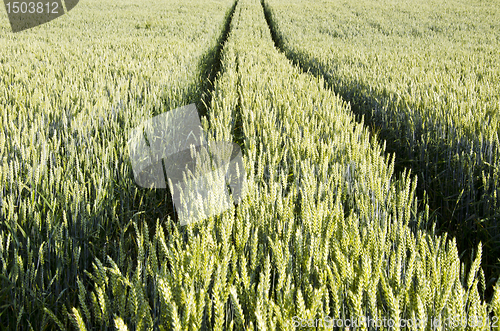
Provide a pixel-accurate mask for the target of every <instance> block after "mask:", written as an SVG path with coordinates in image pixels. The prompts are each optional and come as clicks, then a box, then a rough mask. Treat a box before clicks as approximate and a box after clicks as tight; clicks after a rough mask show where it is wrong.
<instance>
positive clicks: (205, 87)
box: [197, 0, 238, 118]
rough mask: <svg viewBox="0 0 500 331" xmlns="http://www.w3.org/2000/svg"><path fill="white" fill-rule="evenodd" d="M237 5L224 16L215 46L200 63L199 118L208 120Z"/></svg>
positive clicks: (235, 3)
mask: <svg viewBox="0 0 500 331" xmlns="http://www.w3.org/2000/svg"><path fill="white" fill-rule="evenodd" d="M237 4H238V0H236V1H235V2H234V4H233V6H232V7H231V9H229V11H228V13H227V14H226V18H225V19H224V28H223V30H222V32H221V35H220V36H219V39H218V40H217V46H216V47H215V48H212V49H210V50H208V51H207V52H206V53H205V54H204V55H203V56H202V59H201V61H200V67H201V68H202V69H201V78H202V80H203V83H202V91H201V95H200V99H201V100H200V101H199V103H198V104H197V108H198V112H199V114H200V116H207V117H208V118H209V116H210V112H209V111H208V110H209V107H210V103H211V102H212V95H213V92H214V83H215V79H216V78H217V74H218V73H219V72H221V67H222V50H223V49H224V46H225V45H226V42H227V39H228V37H229V32H230V31H231V22H232V21H233V16H234V11H235V10H236V6H237Z"/></svg>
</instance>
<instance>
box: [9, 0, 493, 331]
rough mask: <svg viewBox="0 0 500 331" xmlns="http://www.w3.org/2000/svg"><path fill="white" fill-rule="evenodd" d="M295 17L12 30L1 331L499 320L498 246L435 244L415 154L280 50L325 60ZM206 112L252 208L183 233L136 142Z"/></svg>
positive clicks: (219, 14) (78, 15)
mask: <svg viewBox="0 0 500 331" xmlns="http://www.w3.org/2000/svg"><path fill="white" fill-rule="evenodd" d="M303 1H304V6H305V7H304V8H308V10H311V11H315V10H316V11H318V8H316V7H315V6H313V5H312V4H310V3H309V2H307V1H305V0H303ZM299 3H300V1H299V0H296V1H295V2H293V6H295V7H293V8H294V10H295V9H297V8H298V6H299ZM306 3H307V4H309V5H310V6H306ZM284 6H285V5H284V3H281V2H279V1H276V0H270V1H269V2H266V3H263V2H260V1H258V0H238V1H236V2H233V1H228V0H219V1H211V2H209V3H206V2H202V1H200V0H188V1H170V0H169V1H166V0H165V1H163V0H155V1H152V2H149V3H145V2H139V1H136V0H113V1H111V2H98V1H96V0H87V1H84V2H82V3H81V4H79V5H78V7H76V8H75V9H74V10H73V11H72V15H68V16H67V17H66V16H64V17H62V18H59V19H57V20H54V21H53V22H50V23H47V24H46V25H43V26H40V27H38V28H35V29H33V30H27V31H24V32H21V33H18V34H15V35H12V34H9V33H7V25H6V24H5V23H1V24H3V25H2V26H0V29H2V37H0V44H1V45H2V48H1V49H0V63H2V66H1V67H0V106H1V107H2V108H1V109H0V116H1V118H0V125H1V127H0V128H1V129H0V285H1V288H0V325H1V326H2V327H4V326H5V328H7V329H12V330H44V329H60V330H71V329H76V330H114V329H117V330H295V329H297V328H301V327H304V328H307V327H309V328H316V327H318V329H323V328H332V327H331V326H330V327H328V321H331V320H332V319H335V320H337V321H344V322H345V321H362V320H367V319H371V320H390V321H392V322H393V323H395V324H394V325H395V326H394V327H392V328H391V327H390V326H384V327H377V326H373V325H363V324H360V325H359V327H358V329H365V330H375V329H397V330H399V329H405V327H404V326H402V327H400V326H401V325H402V323H403V322H404V323H406V322H407V321H410V320H413V321H417V320H418V321H421V323H422V324H421V325H420V329H432V328H435V326H436V325H435V321H436V320H438V321H448V322H450V321H452V320H453V319H457V318H460V320H459V322H460V323H459V324H458V325H457V326H456V327H453V329H456V330H470V329H474V330H489V329H493V328H494V325H493V323H495V321H497V322H496V323H499V322H498V318H499V317H500V288H498V285H497V288H493V285H491V284H487V282H486V278H485V275H484V271H483V266H482V257H483V256H484V254H485V252H484V250H485V247H486V245H483V244H482V243H478V244H477V245H475V246H474V249H473V252H472V253H471V254H466V255H464V256H460V255H459V250H458V248H457V242H456V239H455V238H454V237H453V236H451V235H448V234H447V233H442V234H441V233H437V232H436V231H435V224H434V226H433V224H432V222H433V221H434V218H432V217H431V216H430V208H429V204H428V203H427V201H425V199H424V197H423V196H421V195H419V192H418V189H417V185H418V182H419V180H421V178H420V175H419V174H415V171H413V170H412V169H411V168H409V167H408V168H401V170H398V169H396V168H395V165H396V163H397V157H398V155H397V154H394V153H391V152H389V151H388V150H387V148H386V143H385V142H384V141H383V140H379V139H378V137H377V136H376V135H373V134H372V133H371V132H370V128H369V127H368V126H367V125H366V124H365V123H364V122H363V121H357V120H356V116H355V114H354V113H353V109H352V107H351V105H350V104H349V103H347V102H346V101H345V100H344V99H343V98H342V97H341V96H340V95H339V94H336V92H335V91H334V90H333V89H332V88H331V85H330V83H331V82H329V80H328V78H327V79H325V77H323V76H322V75H317V74H314V73H307V72H304V71H305V70H303V69H304V68H301V67H300V66H301V64H300V63H295V64H294V63H293V61H292V60H291V59H290V58H289V57H290V54H288V53H287V52H286V51H285V52H281V51H280V49H279V48H280V46H279V45H277V43H278V41H277V39H276V38H277V37H276V31H280V33H282V37H281V38H282V40H283V43H285V45H286V46H285V47H288V48H289V49H292V46H293V45H296V46H293V47H296V48H293V49H294V50H299V49H307V50H310V51H311V53H310V54H309V53H307V54H306V53H304V54H306V55H303V54H302V53H301V54H302V55H303V56H304V57H307V56H310V57H313V56H314V55H315V54H316V53H314V52H316V51H317V49H315V48H314V47H313V46H310V47H309V46H308V45H311V44H314V41H315V40H314V39H313V38H309V40H305V39H307V38H306V37H304V36H307V33H313V32H311V31H312V30H308V28H304V29H298V30H297V31H295V32H293V30H292V29H293V28H292V25H287V24H285V22H288V21H289V20H292V18H293V19H296V18H295V17H294V16H293V15H294V14H293V13H294V12H293V11H291V14H287V13H286V12H285V11H284V10H282V8H284ZM89 13H92V14H93V15H89ZM111 13H112V14H111ZM320 14H321V13H320V12H319V11H318V15H320ZM287 15H290V16H287ZM272 18H276V20H277V21H276V24H273V23H272V22H271V21H270V20H271V19H272ZM0 22H3V21H0ZM298 22H300V23H301V24H303V26H304V27H308V25H307V24H306V23H305V22H304V21H300V20H298ZM309 23H311V24H312V22H311V21H310V22H309ZM347 26H348V24H347V23H346V24H345V29H348V27H347ZM313 28H314V27H310V29H313ZM316 28H317V26H316ZM351 28H352V29H354V27H351ZM276 29H279V30H276ZM299 30H300V31H299ZM4 31H5V33H4ZM273 35H274V36H273ZM285 35H287V36H288V37H287V38H285V37H283V36H285ZM292 37H293V38H296V39H293V38H292ZM300 38H305V39H300ZM273 39H274V40H273ZM285 40H286V42H285ZM326 40H327V39H326ZM321 42H324V41H318V44H319V45H321ZM307 43H309V44H307ZM277 46H278V47H277ZM360 47H361V46H360ZM360 49H361V48H360ZM13 54H17V55H16V56H13ZM308 58H309V57H308ZM320 59H321V60H324V61H327V59H330V58H328V57H324V58H320ZM318 61H319V60H318ZM328 61H330V60H328ZM328 63H329V65H330V62H328ZM345 65H346V66H353V68H354V67H355V64H353V63H349V62H346V63H345ZM353 70H357V69H353ZM346 80H347V78H346ZM365 92H366V91H363V93H365ZM360 93H361V92H360ZM190 103H197V106H198V110H199V111H200V115H201V122H202V126H203V130H204V132H206V133H207V139H208V140H209V141H210V142H221V141H223V142H234V143H237V144H238V145H239V146H240V147H241V150H242V155H243V166H244V168H245V169H244V170H245V174H246V178H245V187H244V189H245V195H244V197H243V199H242V200H241V201H239V203H238V204H237V205H234V206H233V205H231V208H230V209H229V210H226V211H224V212H223V213H221V214H218V215H216V216H212V217H209V218H207V219H204V220H203V221H201V222H197V223H190V224H187V225H185V226H181V225H180V224H179V222H178V220H177V218H176V214H175V211H174V208H173V207H172V199H171V197H170V195H169V193H168V190H161V189H156V190H153V189H146V188H141V187H139V186H138V185H136V183H134V176H133V171H132V168H131V162H130V158H129V155H128V149H127V137H128V134H129V132H130V131H131V130H132V129H134V128H136V127H138V126H140V125H141V123H143V122H144V121H146V120H148V119H150V118H151V117H153V116H156V115H159V114H161V113H164V112H167V111H169V110H172V109H175V108H178V107H181V106H184V105H187V104H190ZM394 107H395V108H394V109H399V108H398V107H399V106H398V107H397V106H394ZM401 111H402V112H403V111H404V110H401ZM388 116H389V115H388ZM391 123H392V122H391ZM464 123H465V120H464ZM469 124H470V123H469ZM471 125H472V124H471ZM463 130H466V126H465V125H464V126H463ZM471 130H472V129H471ZM405 132H406V131H405ZM469 134H470V135H473V134H475V131H474V132H473V131H469ZM491 162H493V161H491ZM493 163H494V162H493ZM493 163H491V164H493ZM492 174H493V175H494V174H495V173H492ZM492 174H488V175H487V174H485V176H489V175H492ZM495 189H496V187H495ZM492 192H493V191H492ZM486 291H491V293H493V294H492V296H491V297H492V298H491V299H489V298H488V299H486V295H485V292H486ZM464 320H465V321H466V322H465V324H464V322H463V321H464ZM325 323H326V326H325ZM330 325H331V324H330ZM339 328H340V329H342V328H343V327H339ZM406 328H407V329H414V330H416V329H418V327H417V326H415V325H412V326H408V325H407V326H406ZM441 329H449V327H446V326H444V325H443V326H442V327H441Z"/></svg>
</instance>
